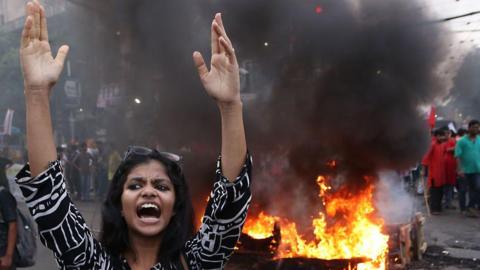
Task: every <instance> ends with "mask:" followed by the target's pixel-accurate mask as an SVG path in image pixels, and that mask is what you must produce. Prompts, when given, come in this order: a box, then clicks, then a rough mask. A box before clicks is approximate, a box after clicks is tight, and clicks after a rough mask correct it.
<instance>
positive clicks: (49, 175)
mask: <svg viewBox="0 0 480 270" xmlns="http://www.w3.org/2000/svg"><path fill="white" fill-rule="evenodd" d="M16 181H17V183H18V184H19V186H20V189H21V191H22V193H23V196H24V197H25V199H26V201H27V205H28V208H29V210H30V213H31V214H32V216H33V218H34V219H35V221H36V222H37V225H38V231H39V235H40V240H41V242H42V243H43V244H44V245H45V246H46V247H47V248H49V249H51V250H53V252H54V254H55V258H56V259H57V262H58V264H59V266H60V268H61V269H100V267H99V266H100V265H103V267H105V266H108V264H109V263H108V261H109V260H107V259H106V257H107V255H106V253H105V252H104V250H103V249H102V248H101V246H100V244H99V242H98V241H97V240H95V238H94V236H93V234H92V232H91V231H90V229H89V228H88V227H87V225H86V223H85V220H84V219H83V217H82V216H81V214H80V213H79V212H78V210H77V208H76V207H75V205H74V204H73V203H72V201H71V200H70V197H69V196H68V194H67V192H66V189H65V179H64V175H63V168H62V166H61V164H60V161H54V162H52V163H51V164H50V166H49V167H48V169H47V170H45V171H44V172H42V173H41V174H39V175H38V176H37V177H35V178H32V177H31V174H30V168H29V165H26V166H25V167H23V169H22V170H21V171H20V172H19V173H18V174H17V177H16ZM101 269H108V267H105V268H101Z"/></svg>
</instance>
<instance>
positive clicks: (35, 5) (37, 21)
mask: <svg viewBox="0 0 480 270" xmlns="http://www.w3.org/2000/svg"><path fill="white" fill-rule="evenodd" d="M33 11H34V14H33V28H34V31H33V33H34V38H35V39H40V5H39V4H38V2H37V1H34V3H33Z"/></svg>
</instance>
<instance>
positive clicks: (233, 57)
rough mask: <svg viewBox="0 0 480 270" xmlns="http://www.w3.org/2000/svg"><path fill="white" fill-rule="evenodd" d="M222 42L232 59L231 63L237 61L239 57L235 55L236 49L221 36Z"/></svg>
mask: <svg viewBox="0 0 480 270" xmlns="http://www.w3.org/2000/svg"><path fill="white" fill-rule="evenodd" d="M219 41H220V44H221V46H222V47H223V49H224V50H225V52H226V54H227V57H228V60H230V63H231V64H236V63H237V57H236V56H235V49H234V48H233V47H232V46H231V45H230V44H229V43H228V42H227V41H226V40H225V38H223V37H220V38H219Z"/></svg>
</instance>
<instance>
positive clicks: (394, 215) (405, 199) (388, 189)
mask: <svg viewBox="0 0 480 270" xmlns="http://www.w3.org/2000/svg"><path fill="white" fill-rule="evenodd" d="M378 177H379V181H378V183H377V185H376V186H375V190H376V194H375V195H376V196H375V198H376V205H377V209H378V212H379V214H380V216H381V217H382V218H383V219H384V220H385V222H386V224H402V223H408V222H410V221H411V218H412V216H413V214H414V211H415V207H416V206H415V198H413V197H412V195H411V194H409V193H408V192H407V191H406V190H405V188H404V186H403V183H404V179H401V177H400V176H399V175H398V174H397V173H396V172H393V171H382V172H379V174H378Z"/></svg>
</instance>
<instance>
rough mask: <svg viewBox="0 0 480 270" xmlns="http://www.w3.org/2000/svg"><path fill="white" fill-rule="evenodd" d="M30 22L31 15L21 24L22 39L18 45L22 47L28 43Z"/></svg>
mask: <svg viewBox="0 0 480 270" xmlns="http://www.w3.org/2000/svg"><path fill="white" fill-rule="evenodd" d="M32 22H33V20H32V17H30V16H27V19H26V20H25V25H24V26H23V31H22V39H21V41H20V46H21V47H22V48H26V47H27V46H28V44H29V43H30V31H31V28H32Z"/></svg>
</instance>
